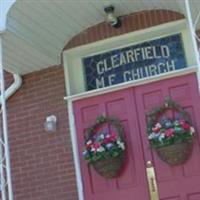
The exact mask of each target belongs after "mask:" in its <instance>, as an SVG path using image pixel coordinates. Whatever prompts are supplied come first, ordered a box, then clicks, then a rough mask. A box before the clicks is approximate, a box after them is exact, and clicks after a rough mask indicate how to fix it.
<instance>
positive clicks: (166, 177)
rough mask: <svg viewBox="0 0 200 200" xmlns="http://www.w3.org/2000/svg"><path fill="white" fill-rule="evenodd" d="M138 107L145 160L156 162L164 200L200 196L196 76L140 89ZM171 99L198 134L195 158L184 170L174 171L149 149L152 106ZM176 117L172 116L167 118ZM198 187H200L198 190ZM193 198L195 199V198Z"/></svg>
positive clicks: (184, 166) (137, 90) (135, 93)
mask: <svg viewBox="0 0 200 200" xmlns="http://www.w3.org/2000/svg"><path fill="white" fill-rule="evenodd" d="M133 92H134V95H135V96H136V104H137V106H138V110H140V112H138V114H139V123H140V127H141V134H142V140H143V148H144V154H145V159H148V160H152V161H153V165H154V167H155V171H156V178H157V182H158V189H159V196H160V199H180V200H188V199H192V198H193V196H194V195H193V194H194V193H195V194H198V193H199V192H200V187H199V185H198V182H199V180H200V156H199V155H200V149H199V127H200V126H199V120H198V119H199V113H200V99H199V95H198V88H197V82H196V76H195V75H187V76H182V77H179V78H173V79H168V80H165V81H162V83H159V82H157V83H153V84H148V85H145V86H140V87H137V88H136V89H135V90H134V91H133ZM167 96H171V97H172V98H173V100H175V101H178V102H179V103H180V104H181V105H182V106H183V107H184V108H185V109H186V110H188V112H190V114H191V118H192V122H193V125H194V126H195V128H196V130H197V133H196V138H195V142H194V148H193V152H192V155H191V156H190V158H189V159H188V161H187V162H186V163H185V164H184V165H181V166H175V167H171V166H169V165H168V164H166V163H164V162H163V161H161V160H160V159H159V158H158V156H157V154H156V153H155V152H154V151H152V150H151V149H150V148H149V146H148V145H149V144H148V141H147V137H146V135H145V133H146V118H145V113H147V112H148V111H149V110H150V109H151V108H152V105H155V106H159V105H160V103H161V102H163V100H164V98H163V97H167ZM169 114H170V115H173V114H175V113H168V114H167V115H169ZM197 185H198V186H197ZM191 194H192V195H193V196H191Z"/></svg>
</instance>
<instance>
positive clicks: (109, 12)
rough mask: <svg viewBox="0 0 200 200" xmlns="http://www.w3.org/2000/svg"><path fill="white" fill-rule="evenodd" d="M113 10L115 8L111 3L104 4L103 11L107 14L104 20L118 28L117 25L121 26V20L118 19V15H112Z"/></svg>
mask: <svg viewBox="0 0 200 200" xmlns="http://www.w3.org/2000/svg"><path fill="white" fill-rule="evenodd" d="M114 10H115V8H114V6H112V5H109V6H106V7H105V8H104V11H105V13H106V14H107V19H106V20H107V22H108V23H109V24H110V25H111V26H113V27H115V28H119V27H121V21H120V19H119V17H116V16H115V15H114Z"/></svg>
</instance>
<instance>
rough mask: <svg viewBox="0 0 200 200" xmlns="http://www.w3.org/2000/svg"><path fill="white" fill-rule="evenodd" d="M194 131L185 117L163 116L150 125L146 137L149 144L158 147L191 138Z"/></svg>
mask: <svg viewBox="0 0 200 200" xmlns="http://www.w3.org/2000/svg"><path fill="white" fill-rule="evenodd" d="M194 132H195V130H194V128H193V127H192V126H191V125H190V124H189V122H187V121H186V120H185V119H182V118H177V119H175V120H172V119H169V118H163V119H162V120H161V121H159V122H157V123H156V124H155V125H154V126H153V127H152V132H151V133H150V134H149V136H148V139H149V140H150V143H151V146H153V147H154V148H158V147H163V146H169V145H172V144H175V143H180V142H182V141H185V140H188V139H191V138H192V137H193V135H194Z"/></svg>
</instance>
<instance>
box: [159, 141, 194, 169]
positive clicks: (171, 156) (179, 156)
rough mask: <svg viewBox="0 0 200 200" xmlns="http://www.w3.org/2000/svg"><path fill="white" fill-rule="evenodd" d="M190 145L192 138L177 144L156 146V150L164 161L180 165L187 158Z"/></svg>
mask: <svg viewBox="0 0 200 200" xmlns="http://www.w3.org/2000/svg"><path fill="white" fill-rule="evenodd" d="M192 147H193V143H192V140H187V141H184V142H181V143H178V144H173V145H170V146H166V147H160V148H157V149H156V152H157V154H158V156H159V157H160V158H161V160H163V161H164V162H166V163H168V164H170V165H180V164H183V163H184V162H185V161H186V160H187V159H188V158H189V156H190V154H191V151H192Z"/></svg>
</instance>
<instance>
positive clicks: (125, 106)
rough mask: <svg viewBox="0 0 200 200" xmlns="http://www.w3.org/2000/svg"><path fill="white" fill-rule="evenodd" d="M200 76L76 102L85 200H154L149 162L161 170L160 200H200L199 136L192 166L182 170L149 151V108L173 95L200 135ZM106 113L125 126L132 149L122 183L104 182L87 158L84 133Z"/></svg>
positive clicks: (129, 152)
mask: <svg viewBox="0 0 200 200" xmlns="http://www.w3.org/2000/svg"><path fill="white" fill-rule="evenodd" d="M195 77H196V76H195V75H194V74H193V75H187V76H183V77H179V78H173V79H167V80H165V81H161V82H156V83H151V84H147V85H143V86H139V87H135V88H129V89H125V90H121V91H118V92H112V93H109V94H104V95H100V96H97V97H92V98H87V99H83V100H79V101H76V102H75V103H74V111H75V124H76V130H77V138H78V141H79V142H78V146H79V155H80V164H81V173H82V181H83V186H84V197H85V200H112V199H115V200H122V199H126V200H150V196H149V192H148V184H147V179H146V162H147V161H149V160H150V161H152V163H153V165H154V167H155V171H156V178H157V183H158V189H159V196H160V200H199V199H200V186H199V184H198V183H199V182H200V149H199V138H198V136H197V137H196V141H195V147H194V149H193V153H192V156H191V158H190V159H189V160H188V162H187V163H186V164H184V165H182V166H179V167H170V166H169V165H167V164H165V163H164V162H162V161H161V160H160V159H159V158H158V157H157V156H156V154H155V153H154V152H153V151H151V149H150V148H149V145H148V141H147V137H146V117H145V113H146V112H147V111H148V110H149V109H151V108H152V107H153V106H156V105H157V106H158V105H159V104H160V103H161V102H162V101H163V99H164V97H166V96H171V97H172V98H173V99H174V100H176V101H178V102H180V103H181V105H182V106H183V107H185V108H186V109H187V110H188V111H189V112H190V113H192V119H193V124H194V125H195V127H196V129H197V130H198V131H197V132H199V128H200V121H198V114H199V113H200V100H199V96H198V89H197V82H196V78H195ZM101 114H106V115H108V116H116V117H118V118H119V119H120V120H121V121H122V122H123V124H124V127H125V134H126V141H127V146H128V148H127V156H126V163H125V167H124V169H123V171H122V173H121V175H120V176H119V178H116V179H104V178H102V177H101V176H99V175H98V174H97V173H96V172H95V170H93V169H92V168H90V167H88V166H87V164H86V163H85V161H84V160H83V159H82V149H83V144H84V142H83V141H84V138H83V130H84V129H85V128H87V127H88V126H90V125H91V124H92V123H93V122H94V120H95V118H96V117H97V116H98V115H101Z"/></svg>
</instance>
